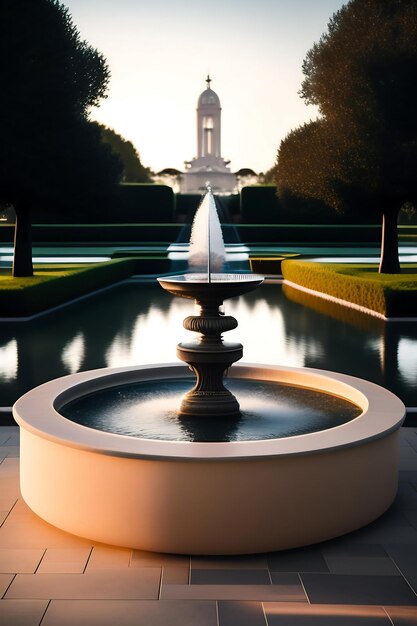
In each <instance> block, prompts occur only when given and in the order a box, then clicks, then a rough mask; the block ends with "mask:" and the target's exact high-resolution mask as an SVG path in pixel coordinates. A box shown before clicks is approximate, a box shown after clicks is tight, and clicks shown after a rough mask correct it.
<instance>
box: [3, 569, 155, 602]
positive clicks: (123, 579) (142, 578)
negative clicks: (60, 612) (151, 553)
mask: <svg viewBox="0 0 417 626" xmlns="http://www.w3.org/2000/svg"><path fill="white" fill-rule="evenodd" d="M160 578H161V570H160V569H159V568H157V567H156V568H151V567H147V568H143V569H139V568H137V569H134V570H132V569H122V570H117V569H113V570H112V571H110V572H90V573H85V574H18V575H17V576H16V577H15V579H14V580H13V582H12V584H11V585H10V587H9V589H8V590H7V594H6V596H5V597H6V598H39V599H45V598H49V599H56V600H73V599H74V600H108V599H113V600H156V599H157V598H158V594H159V585H160Z"/></svg>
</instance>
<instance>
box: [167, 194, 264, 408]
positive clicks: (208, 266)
mask: <svg viewBox="0 0 417 626" xmlns="http://www.w3.org/2000/svg"><path fill="white" fill-rule="evenodd" d="M224 260H225V252H224V245H223V239H222V233H221V227H220V223H219V219H218V217H217V211H216V205H215V201H214V197H213V194H212V193H211V189H210V187H208V190H207V194H206V197H205V199H204V200H203V202H202V204H201V207H200V210H199V211H197V214H196V219H195V220H194V223H193V227H192V231H191V242H190V266H191V267H194V268H195V267H196V268H197V269H202V268H203V269H205V270H206V273H200V274H183V275H181V276H172V277H170V278H158V281H159V283H160V285H161V287H163V288H164V289H166V291H169V292H170V293H172V294H173V295H174V296H180V297H182V298H191V299H193V300H195V302H196V304H198V305H199V307H200V314H199V315H198V316H194V315H192V316H189V317H187V318H186V319H185V320H184V327H185V328H186V329H187V330H190V331H193V332H197V333H200V339H199V341H192V342H187V343H180V344H179V345H178V346H177V356H178V358H179V359H180V360H181V361H184V362H185V363H188V365H189V366H190V367H191V369H192V370H193V371H194V373H195V374H196V377H197V380H196V384H195V386H194V388H193V389H192V390H191V391H189V392H188V393H187V394H186V395H185V396H184V398H183V400H182V403H181V409H180V415H182V416H187V415H188V416H198V417H207V418H210V417H211V418H213V417H214V418H215V417H217V416H219V415H221V416H222V417H226V418H227V417H237V416H238V415H240V411H239V403H238V401H237V399H236V398H235V396H234V395H233V394H232V393H231V392H230V391H229V390H228V389H226V387H225V386H224V384H223V375H224V372H225V371H226V370H227V369H228V368H229V367H230V366H231V365H232V364H233V363H235V362H236V361H238V360H239V359H241V358H242V355H243V347H242V345H241V344H240V343H224V342H223V339H222V333H224V332H226V331H228V330H233V329H234V328H236V327H237V321H236V320H235V318H234V317H232V316H231V315H228V316H226V315H224V314H223V313H221V312H220V310H219V309H220V307H221V306H222V305H223V301H224V300H226V299H227V298H233V297H236V296H241V295H243V294H244V293H247V292H248V291H251V290H252V289H255V288H256V287H257V286H258V285H260V284H261V282H262V281H263V277H262V276H257V275H255V274H252V275H247V274H224V273H223V271H222V270H223V263H224ZM213 270H214V273H213Z"/></svg>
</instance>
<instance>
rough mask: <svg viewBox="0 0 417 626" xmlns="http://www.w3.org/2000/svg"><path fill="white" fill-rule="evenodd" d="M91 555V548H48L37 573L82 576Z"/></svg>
mask: <svg viewBox="0 0 417 626" xmlns="http://www.w3.org/2000/svg"><path fill="white" fill-rule="evenodd" d="M90 553H91V550H90V548H48V549H47V550H46V552H45V554H44V556H43V559H42V561H41V563H40V565H39V567H38V569H37V571H36V573H37V574H82V573H83V572H84V570H85V566H86V565H87V561H88V558H89V556H90Z"/></svg>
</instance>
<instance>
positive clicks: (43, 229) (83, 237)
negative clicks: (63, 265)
mask: <svg viewBox="0 0 417 626" xmlns="http://www.w3.org/2000/svg"><path fill="white" fill-rule="evenodd" d="M182 228H183V226H182V225H181V224H34V225H33V227H32V239H33V242H34V243H35V244H40V243H49V244H55V245H62V244H78V243H80V244H95V243H98V244H101V243H115V244H117V243H128V244H129V245H136V244H139V243H164V244H170V243H172V242H173V241H177V239H178V236H179V234H180V232H181V230H182ZM13 237H14V226H13V225H10V224H0V242H1V243H12V242H13ZM57 242H59V243H57Z"/></svg>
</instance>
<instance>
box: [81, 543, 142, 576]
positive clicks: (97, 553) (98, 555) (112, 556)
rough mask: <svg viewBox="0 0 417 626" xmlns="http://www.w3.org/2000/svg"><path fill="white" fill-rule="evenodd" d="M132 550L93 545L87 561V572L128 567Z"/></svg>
mask: <svg viewBox="0 0 417 626" xmlns="http://www.w3.org/2000/svg"><path fill="white" fill-rule="evenodd" d="M131 555H132V550H129V549H128V548H113V547H110V546H104V545H98V546H94V547H93V549H92V551H91V555H90V558H89V559H88V563H87V568H86V571H87V572H95V571H99V570H108V569H115V568H116V569H119V568H123V567H129V565H130V558H131Z"/></svg>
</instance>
